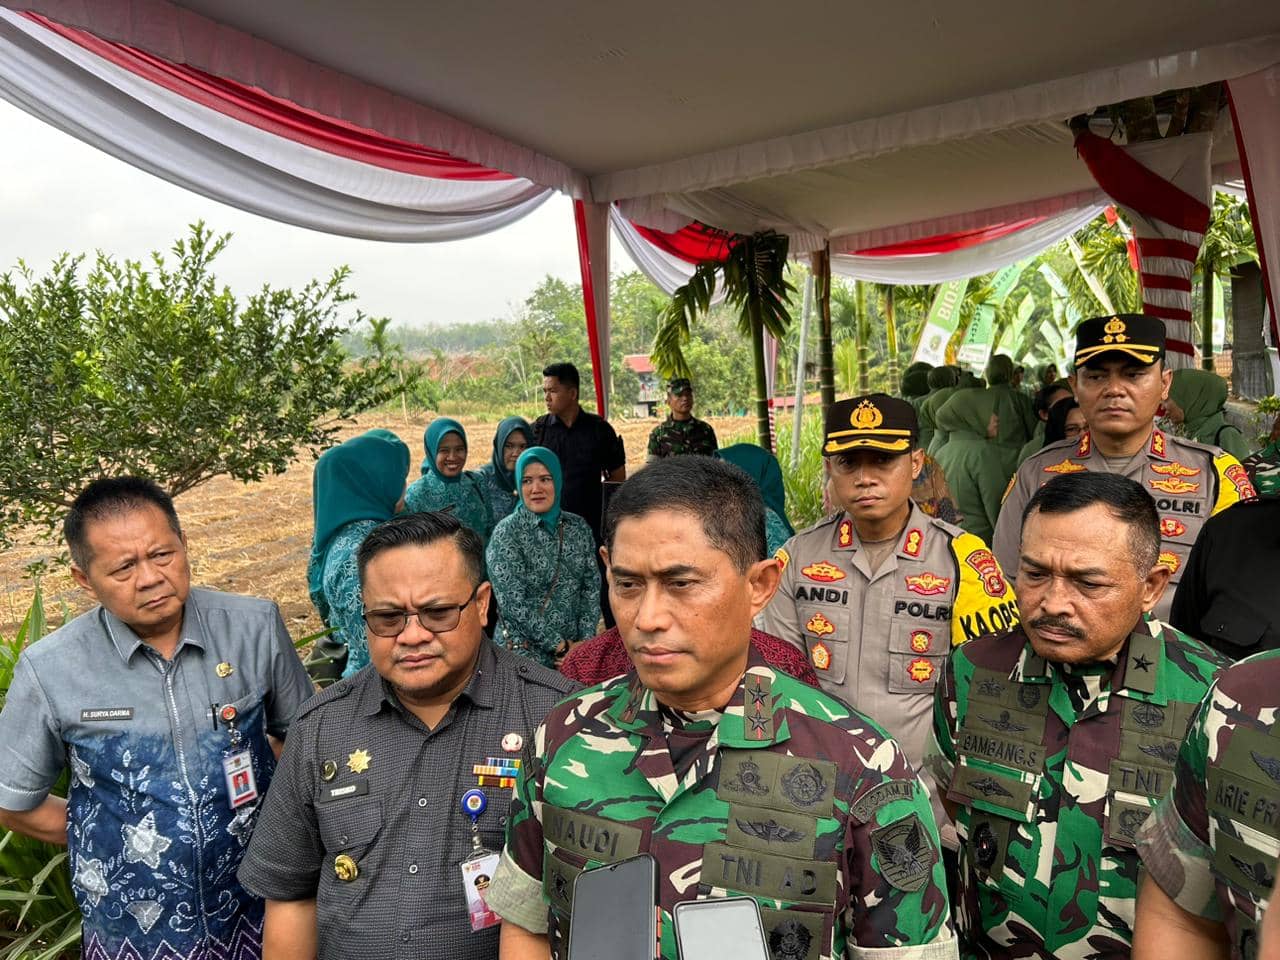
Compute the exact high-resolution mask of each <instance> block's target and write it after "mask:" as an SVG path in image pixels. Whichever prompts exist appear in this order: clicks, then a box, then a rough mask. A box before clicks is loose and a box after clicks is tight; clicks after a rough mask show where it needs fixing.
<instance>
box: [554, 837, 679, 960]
mask: <svg viewBox="0 0 1280 960" xmlns="http://www.w3.org/2000/svg"><path fill="white" fill-rule="evenodd" d="M657 904H658V864H657V862H656V861H655V860H654V859H653V857H652V856H651V855H649V854H647V853H642V854H640V855H639V856H637V857H630V858H628V859H626V860H619V861H618V862H617V863H608V864H605V865H604V866H602V867H597V868H595V869H594V870H583V871H582V872H581V873H580V874H578V877H577V879H576V880H574V882H573V912H572V913H571V914H570V917H569V923H570V926H569V958H568V960H656V958H657V956H658V951H659V943H658V941H659V939H660V937H661V930H660V929H659V927H658V906H657Z"/></svg>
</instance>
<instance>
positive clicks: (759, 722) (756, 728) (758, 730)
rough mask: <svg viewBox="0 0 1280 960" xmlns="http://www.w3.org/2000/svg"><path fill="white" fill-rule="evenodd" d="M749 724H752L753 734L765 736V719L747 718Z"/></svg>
mask: <svg viewBox="0 0 1280 960" xmlns="http://www.w3.org/2000/svg"><path fill="white" fill-rule="evenodd" d="M747 723H749V724H751V732H752V733H753V734H759V735H760V736H761V737H763V736H764V733H765V728H766V726H767V722H766V720H765V718H764V717H747Z"/></svg>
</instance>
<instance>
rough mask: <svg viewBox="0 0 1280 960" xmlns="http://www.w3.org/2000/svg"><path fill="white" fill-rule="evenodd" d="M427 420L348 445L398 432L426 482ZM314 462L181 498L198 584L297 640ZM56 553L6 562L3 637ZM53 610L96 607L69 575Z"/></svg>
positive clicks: (393, 418)
mask: <svg viewBox="0 0 1280 960" xmlns="http://www.w3.org/2000/svg"><path fill="white" fill-rule="evenodd" d="M428 419H429V416H428V417H427V418H423V419H414V418H411V419H410V421H408V422H406V421H405V419H404V418H403V417H402V416H401V415H400V414H399V413H398V412H395V413H387V412H379V413H371V414H368V415H366V416H364V417H362V418H361V419H360V420H359V422H358V424H356V425H353V426H351V427H349V428H347V429H345V430H344V431H343V432H342V434H341V436H342V437H343V438H344V439H345V438H346V437H350V436H354V435H355V434H357V433H361V432H362V431H364V430H369V429H372V428H374V427H385V428H387V429H389V430H394V431H395V432H396V433H398V434H399V435H400V436H401V437H402V438H404V440H405V442H406V443H408V444H409V448H410V450H411V451H413V462H412V464H411V466H410V468H409V479H410V480H412V479H414V478H415V477H417V476H418V470H419V467H420V466H421V461H422V439H421V438H422V429H423V427H424V426H425V425H426V422H427V420H428ZM458 419H459V420H460V421H461V422H462V424H463V426H464V427H466V428H467V433H468V436H469V439H470V443H471V449H470V458H469V460H468V463H467V466H468V467H470V468H477V467H479V466H481V465H482V464H484V463H486V462H487V461H488V460H489V457H490V454H491V451H492V442H493V425H492V424H490V423H488V422H481V421H480V420H478V419H475V418H469V417H460V418H458ZM656 422H657V421H655V420H630V421H628V420H623V421H617V422H615V423H614V426H615V427H616V428H617V429H618V431H619V432H620V433H621V434H622V437H623V440H624V442H625V444H626V449H627V470H628V471H629V472H630V471H634V470H637V469H639V468H640V466H641V465H642V464H643V463H644V452H645V443H646V441H647V440H648V436H649V431H650V430H651V429H652V428H653V426H654V424H655V423H656ZM711 423H712V425H713V426H714V427H715V428H716V433H717V434H718V435H720V436H721V437H722V438H723V437H727V436H729V435H731V434H734V433H739V432H741V431H743V430H748V429H750V428H751V425H752V423H753V421H752V420H751V419H749V418H745V417H723V418H722V417H713V418H712V419H711ZM313 463H314V461H313V460H312V459H311V456H310V455H309V454H303V455H302V457H300V458H299V459H298V460H296V461H294V463H293V464H292V465H291V466H290V467H289V469H288V470H287V471H286V472H285V473H283V474H281V475H280V476H277V477H269V478H267V479H266V480H263V481H262V482H260V483H254V484H243V483H239V482H238V481H235V480H232V479H230V478H229V477H218V478H217V479H215V480H211V481H209V482H208V483H206V484H204V485H203V486H201V487H197V488H196V489H195V490H192V491H190V492H188V493H186V494H183V495H182V496H181V497H179V498H178V514H179V516H180V517H181V519H182V524H183V527H184V529H185V530H186V533H187V540H188V543H189V545H190V550H191V566H192V578H193V581H194V582H195V583H196V584H198V585H201V586H208V587H213V588H215V589H218V590H227V591H230V592H233V593H247V594H253V595H255V596H260V597H269V598H270V599H272V600H275V601H276V602H277V603H278V604H280V609H281V611H282V612H283V613H284V618H285V623H287V624H288V626H289V631H290V633H292V634H293V635H294V636H295V637H299V636H304V635H306V634H308V633H312V632H314V631H316V630H318V629H320V621H319V618H318V617H317V616H316V614H315V611H314V610H313V609H312V608H311V602H310V600H308V598H307V579H306V570H307V557H308V555H309V554H310V551H311V468H312V465H313ZM55 552H56V551H54V550H53V549H52V548H51V546H50V545H49V544H43V545H41V544H36V545H31V546H20V547H17V548H15V549H13V550H10V551H9V552H8V553H7V554H5V555H4V556H3V557H0V584H2V585H3V587H2V592H0V635H3V636H9V635H11V634H12V632H13V630H14V629H15V628H16V626H17V624H18V623H19V622H21V619H22V617H23V615H24V614H25V612H26V609H27V606H28V605H29V604H30V602H31V589H32V584H31V581H30V580H29V579H27V578H26V577H25V576H24V574H23V571H24V569H25V568H26V566H27V565H28V564H29V563H31V562H32V561H33V560H38V559H40V558H41V557H49V556H52V555H53V554H54V553H55ZM43 582H44V592H45V610H46V613H47V615H48V618H49V622H50V623H51V624H53V625H57V624H59V623H61V622H62V618H63V615H64V610H65V612H66V613H67V614H69V615H71V616H74V615H76V614H78V613H81V612H83V611H84V610H87V609H88V608H89V607H90V606H91V605H92V600H91V599H90V598H89V597H88V596H86V595H85V594H84V593H82V592H81V591H80V590H79V588H77V587H76V585H75V583H74V582H73V581H72V579H71V576H70V574H69V573H68V572H67V571H66V568H65V567H63V568H58V569H55V570H54V571H53V572H51V573H49V574H47V575H46V576H45V578H44V581H43Z"/></svg>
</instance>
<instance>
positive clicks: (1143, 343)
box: [992, 313, 1255, 620]
mask: <svg viewBox="0 0 1280 960" xmlns="http://www.w3.org/2000/svg"><path fill="white" fill-rule="evenodd" d="M1172 379H1173V371H1172V370H1171V369H1169V368H1168V367H1167V366H1166V365H1165V362H1164V324H1163V323H1162V322H1161V321H1160V320H1159V319H1157V318H1156V317H1148V316H1145V315H1143V314H1138V313H1122V314H1119V315H1116V316H1109V317H1094V318H1093V319H1091V320H1085V321H1084V322H1083V323H1081V324H1080V326H1079V327H1078V328H1077V329H1076V356H1075V370H1074V372H1073V373H1072V374H1071V377H1070V380H1071V389H1072V390H1073V391H1074V393H1075V396H1076V400H1077V401H1078V402H1079V404H1080V409H1081V410H1082V411H1083V412H1084V418H1085V422H1086V423H1087V424H1088V429H1087V430H1086V431H1085V432H1084V433H1083V434H1081V436H1080V438H1079V439H1078V440H1062V441H1059V442H1058V443H1053V444H1050V445H1049V446H1047V447H1045V448H1044V449H1043V450H1041V451H1040V452H1039V453H1037V454H1035V455H1033V456H1030V457H1028V458H1027V459H1026V460H1024V461H1023V463H1022V466H1020V467H1019V468H1018V472H1017V473H1016V474H1014V477H1013V479H1012V480H1011V481H1010V482H1009V489H1008V490H1007V491H1006V492H1005V499H1004V505H1003V506H1002V507H1001V509H1000V518H999V520H998V521H997V522H996V530H995V535H994V536H993V538H992V546H993V547H994V548H995V554H996V557H997V559H999V561H1000V563H1001V564H1002V565H1003V566H1004V567H1005V568H1006V569H1010V570H1014V569H1017V566H1018V538H1019V532H1020V526H1021V522H1022V511H1023V509H1024V508H1025V507H1026V505H1027V502H1028V501H1029V500H1030V499H1031V497H1032V495H1033V494H1034V493H1035V492H1036V491H1037V490H1038V489H1040V487H1042V486H1043V485H1044V484H1046V483H1048V482H1049V481H1050V480H1052V479H1053V478H1054V477H1058V476H1062V475H1064V474H1069V473H1081V472H1083V471H1085V470H1100V471H1103V472H1106V473H1116V474H1119V475H1121V476H1123V477H1128V478H1129V479H1131V480H1136V481H1137V482H1138V483H1140V484H1142V487H1143V489H1144V490H1146V491H1147V493H1149V494H1150V495H1151V496H1152V497H1153V498H1154V499H1155V501H1156V509H1157V510H1158V511H1159V513H1160V540H1161V546H1160V562H1161V563H1162V564H1164V565H1165V566H1166V567H1168V568H1169V569H1170V570H1171V571H1172V573H1173V576H1172V578H1171V579H1170V586H1169V589H1168V590H1166V591H1165V592H1164V596H1163V597H1162V598H1161V600H1160V603H1159V604H1158V605H1157V606H1156V608H1155V611H1154V614H1155V616H1157V617H1158V618H1159V619H1161V620H1166V619H1168V616H1169V608H1170V605H1171V604H1172V603H1173V594H1174V590H1175V588H1176V586H1177V584H1178V582H1179V581H1180V580H1181V579H1182V568H1183V567H1184V566H1185V565H1186V562H1187V557H1188V555H1189V554H1190V553H1191V546H1192V544H1194V543H1195V541H1196V534H1198V533H1199V532H1200V527H1201V526H1202V525H1203V524H1204V522H1205V520H1207V519H1209V517H1211V516H1213V515H1214V514H1216V513H1219V512H1221V511H1222V510H1225V509H1226V508H1227V507H1229V506H1231V505H1232V504H1233V503H1236V502H1237V501H1239V500H1250V499H1253V497H1254V496H1255V493H1254V490H1253V484H1252V483H1251V482H1250V481H1249V476H1248V474H1246V473H1245V469H1244V467H1242V466H1241V465H1240V462H1239V461H1238V460H1236V458H1235V457H1233V456H1231V454H1229V453H1225V452H1223V451H1222V450H1220V449H1219V448H1217V447H1214V446H1210V445H1209V444H1206V443H1197V442H1196V441H1194V440H1184V439H1183V438H1181V437H1175V436H1172V435H1170V434H1166V433H1165V432H1164V431H1162V430H1160V429H1158V428H1157V427H1156V425H1155V416H1156V413H1157V411H1158V410H1159V409H1160V404H1161V403H1162V402H1163V401H1164V400H1166V399H1167V398H1168V396H1169V384H1170V382H1171V381H1172Z"/></svg>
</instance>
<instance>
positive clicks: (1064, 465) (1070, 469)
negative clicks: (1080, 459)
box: [1044, 457, 1089, 473]
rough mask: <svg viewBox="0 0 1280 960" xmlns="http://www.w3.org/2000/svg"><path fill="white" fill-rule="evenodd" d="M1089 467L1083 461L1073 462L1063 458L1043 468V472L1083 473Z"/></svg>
mask: <svg viewBox="0 0 1280 960" xmlns="http://www.w3.org/2000/svg"><path fill="white" fill-rule="evenodd" d="M1088 469H1089V468H1088V467H1086V466H1085V465H1084V464H1083V463H1073V462H1071V461H1070V460H1068V459H1067V458H1065V457H1064V458H1063V460H1062V462H1061V463H1053V464H1050V465H1049V466H1047V467H1045V468H1044V472H1045V473H1084V472H1085V471H1086V470H1088Z"/></svg>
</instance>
